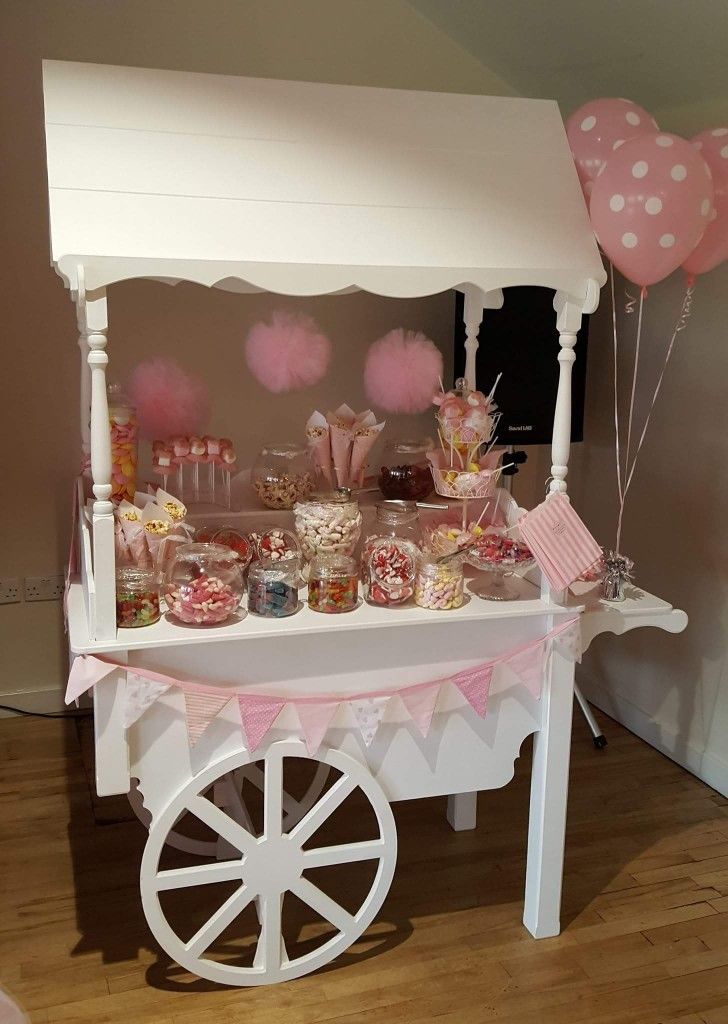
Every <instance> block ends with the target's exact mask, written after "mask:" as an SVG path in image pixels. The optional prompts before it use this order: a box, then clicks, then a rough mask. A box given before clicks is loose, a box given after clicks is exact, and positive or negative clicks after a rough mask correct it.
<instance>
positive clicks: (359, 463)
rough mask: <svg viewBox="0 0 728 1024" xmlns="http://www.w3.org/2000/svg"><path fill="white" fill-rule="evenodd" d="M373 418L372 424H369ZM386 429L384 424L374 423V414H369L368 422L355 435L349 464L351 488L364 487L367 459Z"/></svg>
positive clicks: (357, 429)
mask: <svg viewBox="0 0 728 1024" xmlns="http://www.w3.org/2000/svg"><path fill="white" fill-rule="evenodd" d="M370 417H371V422H368V420H369V418H370ZM383 429H384V423H376V422H375V421H374V413H371V412H370V413H368V415H367V416H366V421H365V422H362V423H361V424H360V425H359V426H358V427H357V428H356V433H355V434H354V442H353V444H352V446H351V460H350V463H349V486H350V487H362V486H363V484H364V473H365V472H366V468H367V459H368V458H369V452H370V451H371V450H372V447H373V445H374V442H375V441H376V440H377V438H378V437H379V435H380V433H381V432H382V430H383Z"/></svg>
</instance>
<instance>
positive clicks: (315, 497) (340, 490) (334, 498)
mask: <svg viewBox="0 0 728 1024" xmlns="http://www.w3.org/2000/svg"><path fill="white" fill-rule="evenodd" d="M297 504H298V505H355V506H356V507H357V508H358V507H359V502H358V501H357V500H356V498H353V497H352V496H351V488H350V487H337V488H336V489H335V490H333V491H314V492H313V494H311V495H310V496H309V497H308V498H306V500H305V501H300V502H297Z"/></svg>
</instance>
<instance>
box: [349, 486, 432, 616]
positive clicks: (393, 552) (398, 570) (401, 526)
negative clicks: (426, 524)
mask: <svg viewBox="0 0 728 1024" xmlns="http://www.w3.org/2000/svg"><path fill="white" fill-rule="evenodd" d="M376 516H377V517H376V522H375V532H374V533H373V534H372V535H371V536H369V537H367V539H366V542H365V544H364V551H363V554H362V584H363V586H364V597H365V598H366V600H367V601H368V602H369V603H370V604H382V605H387V604H401V603H402V602H403V601H407V600H409V598H410V597H412V594H413V592H414V584H415V571H416V566H417V561H418V559H419V557H420V545H421V542H422V534H421V532H420V519H419V513H418V511H417V506H416V505H415V503H414V502H412V501H402V502H394V501H380V502H378V503H377V506H376Z"/></svg>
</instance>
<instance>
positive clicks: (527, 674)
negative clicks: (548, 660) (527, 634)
mask: <svg viewBox="0 0 728 1024" xmlns="http://www.w3.org/2000/svg"><path fill="white" fill-rule="evenodd" d="M543 652H544V643H543V642H541V643H539V644H536V646H535V647H528V648H526V650H525V651H521V652H520V653H518V654H514V655H513V656H512V657H510V658H507V659H506V664H507V665H508V667H509V668H510V669H511V670H512V671H513V672H515V673H516V675H517V676H518V677H519V679H520V680H521V682H522V683H523V685H524V686H525V687H526V688H527V689H528V690H529V691H530V692H531V693H532V694H533V696H534V697H536V698H537V699H538V698H539V697H540V696H541V686H542V684H543Z"/></svg>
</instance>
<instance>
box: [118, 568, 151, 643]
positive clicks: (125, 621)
mask: <svg viewBox="0 0 728 1024" xmlns="http://www.w3.org/2000/svg"><path fill="white" fill-rule="evenodd" d="M157 579H158V577H157V573H156V572H154V571H153V570H152V569H134V568H126V569H117V570H116V625H117V626H118V627H119V628H120V629H129V628H134V627H136V626H151V625H152V623H154V622H158V621H159V585H158V582H157Z"/></svg>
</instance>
